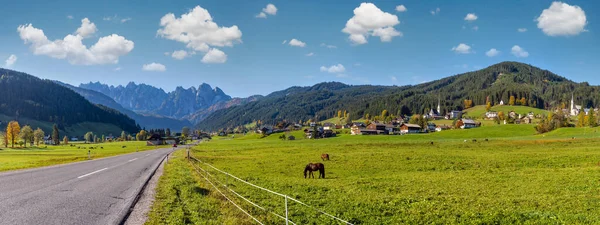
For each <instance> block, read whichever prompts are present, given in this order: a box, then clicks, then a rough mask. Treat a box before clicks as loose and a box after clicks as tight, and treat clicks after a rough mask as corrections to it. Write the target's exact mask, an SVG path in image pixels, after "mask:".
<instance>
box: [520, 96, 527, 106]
mask: <svg viewBox="0 0 600 225" xmlns="http://www.w3.org/2000/svg"><path fill="white" fill-rule="evenodd" d="M520 102H521V105H523V106H527V99H525V97H522V98H521V101H520Z"/></svg>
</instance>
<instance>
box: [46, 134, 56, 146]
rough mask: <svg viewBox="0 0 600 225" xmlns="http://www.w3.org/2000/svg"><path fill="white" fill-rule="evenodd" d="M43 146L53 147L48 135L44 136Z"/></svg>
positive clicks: (50, 137) (52, 141)
mask: <svg viewBox="0 0 600 225" xmlns="http://www.w3.org/2000/svg"><path fill="white" fill-rule="evenodd" d="M44 144H45V145H54V140H52V136H50V135H47V136H45V137H44Z"/></svg>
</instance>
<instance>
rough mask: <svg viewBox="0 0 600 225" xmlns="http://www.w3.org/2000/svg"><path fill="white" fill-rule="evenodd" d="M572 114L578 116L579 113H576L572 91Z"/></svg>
mask: <svg viewBox="0 0 600 225" xmlns="http://www.w3.org/2000/svg"><path fill="white" fill-rule="evenodd" d="M570 110H571V116H576V115H577V113H575V104H574V99H573V94H572V93H571V108H570Z"/></svg>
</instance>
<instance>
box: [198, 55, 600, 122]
mask: <svg viewBox="0 0 600 225" xmlns="http://www.w3.org/2000/svg"><path fill="white" fill-rule="evenodd" d="M572 93H573V94H574V95H575V101H576V102H577V103H578V104H581V105H583V106H584V107H590V106H598V105H599V104H600V88H599V87H598V86H590V85H589V84H587V83H585V82H584V83H575V82H573V81H570V80H568V79H566V78H564V77H561V76H558V75H556V74H554V73H552V72H550V71H547V70H543V69H540V68H537V67H534V66H531V65H527V64H523V63H519V62H502V63H498V64H495V65H492V66H490V67H488V68H485V69H482V70H478V71H473V72H468V73H463V74H458V75H454V76H450V77H447V78H443V79H440V80H436V81H431V82H427V83H424V84H419V85H412V86H403V87H394V86H368V85H359V86H350V85H344V84H341V83H321V84H317V85H315V86H312V87H291V88H289V89H286V90H283V91H278V92H274V93H272V94H270V95H267V96H266V97H265V98H263V99H260V100H258V101H256V102H252V103H248V104H245V105H241V106H235V107H231V108H229V109H224V110H219V111H217V112H215V113H213V114H212V115H210V116H208V117H207V118H206V119H205V120H203V121H202V122H200V123H199V124H198V127H199V128H201V129H207V130H215V129H219V128H229V127H235V126H240V125H243V124H247V123H250V122H252V121H255V120H262V121H265V122H266V123H273V122H275V121H278V120H283V119H286V120H288V121H298V120H303V121H304V120H308V119H311V118H314V117H315V116H316V117H317V118H318V119H319V120H323V119H326V118H330V117H333V116H334V115H336V113H337V111H338V110H347V111H348V112H349V113H350V116H351V117H352V118H353V119H358V118H361V117H363V116H364V115H365V114H367V113H368V114H370V115H379V114H381V111H382V110H384V109H385V110H388V111H389V112H390V113H391V114H395V115H412V114H420V113H423V112H428V111H429V109H430V108H435V107H436V106H437V103H438V100H439V101H440V103H441V111H442V113H444V112H448V111H450V110H462V109H463V107H464V105H463V100H465V99H471V100H473V103H474V104H475V105H482V104H485V101H486V98H487V97H488V96H489V98H490V101H491V102H492V103H494V104H496V103H498V102H500V101H501V100H502V101H504V102H505V103H508V100H509V97H510V96H515V97H516V98H517V99H521V98H525V99H526V102H527V105H529V106H532V107H536V108H546V109H547V108H554V107H558V106H561V105H562V103H565V102H567V101H569V100H570V98H571V94H572Z"/></svg>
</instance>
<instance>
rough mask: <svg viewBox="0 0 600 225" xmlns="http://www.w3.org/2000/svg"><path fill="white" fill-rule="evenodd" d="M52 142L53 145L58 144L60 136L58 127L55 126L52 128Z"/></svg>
mask: <svg viewBox="0 0 600 225" xmlns="http://www.w3.org/2000/svg"><path fill="white" fill-rule="evenodd" d="M52 142H54V145H59V144H60V134H59V132H58V126H57V125H56V124H54V126H52Z"/></svg>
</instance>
